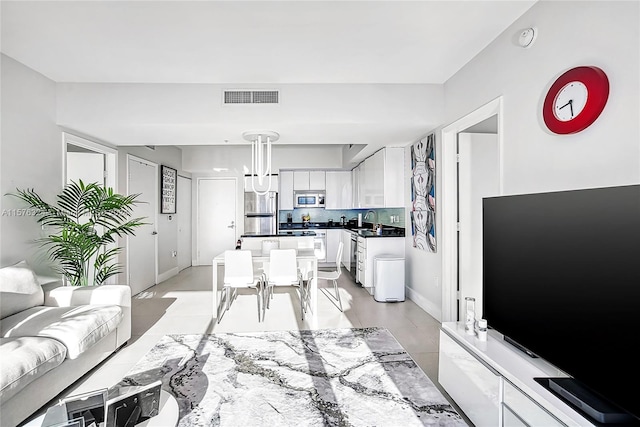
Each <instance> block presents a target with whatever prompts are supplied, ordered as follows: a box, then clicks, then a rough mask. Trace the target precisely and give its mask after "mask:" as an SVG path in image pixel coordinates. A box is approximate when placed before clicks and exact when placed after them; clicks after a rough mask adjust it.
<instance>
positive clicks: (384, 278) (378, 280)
mask: <svg viewBox="0 0 640 427" xmlns="http://www.w3.org/2000/svg"><path fill="white" fill-rule="evenodd" d="M404 298H405V295H404V258H403V257H398V256H393V255H378V256H376V257H375V258H373V299H374V300H376V301H378V302H402V301H404Z"/></svg>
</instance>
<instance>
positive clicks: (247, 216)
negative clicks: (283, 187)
mask: <svg viewBox="0 0 640 427" xmlns="http://www.w3.org/2000/svg"><path fill="white" fill-rule="evenodd" d="M277 225H278V193H277V192H275V191H270V192H268V193H267V194H265V195H259V194H256V193H254V192H253V191H247V192H245V193H244V234H253V235H256V236H261V235H270V234H277V232H278V230H277Z"/></svg>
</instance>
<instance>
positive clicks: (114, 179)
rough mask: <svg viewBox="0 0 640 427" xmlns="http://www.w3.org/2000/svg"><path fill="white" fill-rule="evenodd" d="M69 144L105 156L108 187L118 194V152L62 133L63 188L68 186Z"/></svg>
mask: <svg viewBox="0 0 640 427" xmlns="http://www.w3.org/2000/svg"><path fill="white" fill-rule="evenodd" d="M67 144H71V145H77V146H78V147H82V148H86V149H87V150H91V151H94V152H96V153H100V154H104V163H105V165H104V167H105V171H106V174H107V176H106V177H105V180H104V181H105V184H106V187H110V188H113V191H114V192H115V193H117V192H118V150H117V149H115V148H113V147H109V146H107V145H104V144H100V143H98V142H94V141H90V140H88V139H86V138H82V137H79V136H77V135H73V134H71V133H68V132H62V186H63V187H64V186H65V185H67Z"/></svg>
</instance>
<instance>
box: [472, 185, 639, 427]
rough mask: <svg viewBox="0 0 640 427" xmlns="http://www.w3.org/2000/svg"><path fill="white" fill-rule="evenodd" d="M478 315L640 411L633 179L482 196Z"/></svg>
mask: <svg viewBox="0 0 640 427" xmlns="http://www.w3.org/2000/svg"><path fill="white" fill-rule="evenodd" d="M483 317H484V318H485V319H487V322H488V325H489V327H490V328H493V329H495V330H497V331H498V332H500V333H501V334H503V335H504V336H505V337H508V338H510V339H511V340H513V341H515V342H516V343H517V344H519V345H521V346H523V347H525V348H526V349H528V350H529V351H530V352H532V353H534V354H535V355H537V356H539V357H541V358H543V359H545V360H546V361H548V362H549V363H551V364H553V365H554V366H556V367H557V368H559V369H560V370H562V371H564V372H565V373H567V374H568V375H570V376H572V377H573V378H574V379H575V380H577V381H579V382H580V383H582V384H583V385H585V386H587V387H588V388H589V389H591V390H592V391H594V392H595V393H596V394H597V395H600V396H601V397H605V398H606V399H608V400H610V401H611V402H612V403H614V404H616V405H618V406H620V407H621V408H623V409H625V410H626V411H628V412H629V413H631V414H632V415H633V416H634V417H636V418H638V419H640V399H639V398H638V393H637V392H633V391H631V392H629V390H635V387H636V385H637V384H640V362H639V360H640V358H639V357H640V356H638V354H637V352H635V351H634V348H635V345H636V344H637V341H638V337H640V185H629V186H620V187H608V188H594V189H586V190H573V191H559V192H551V193H539V194H524V195H514V196H503V197H491V198H485V199H483Z"/></svg>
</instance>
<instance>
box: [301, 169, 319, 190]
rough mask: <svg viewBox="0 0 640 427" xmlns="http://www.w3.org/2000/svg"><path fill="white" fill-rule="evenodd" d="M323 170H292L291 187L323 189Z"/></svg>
mask: <svg viewBox="0 0 640 427" xmlns="http://www.w3.org/2000/svg"><path fill="white" fill-rule="evenodd" d="M325 188H326V183H325V171H308V170H296V171H293V189H294V190H313V191H315V190H324V189H325Z"/></svg>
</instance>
